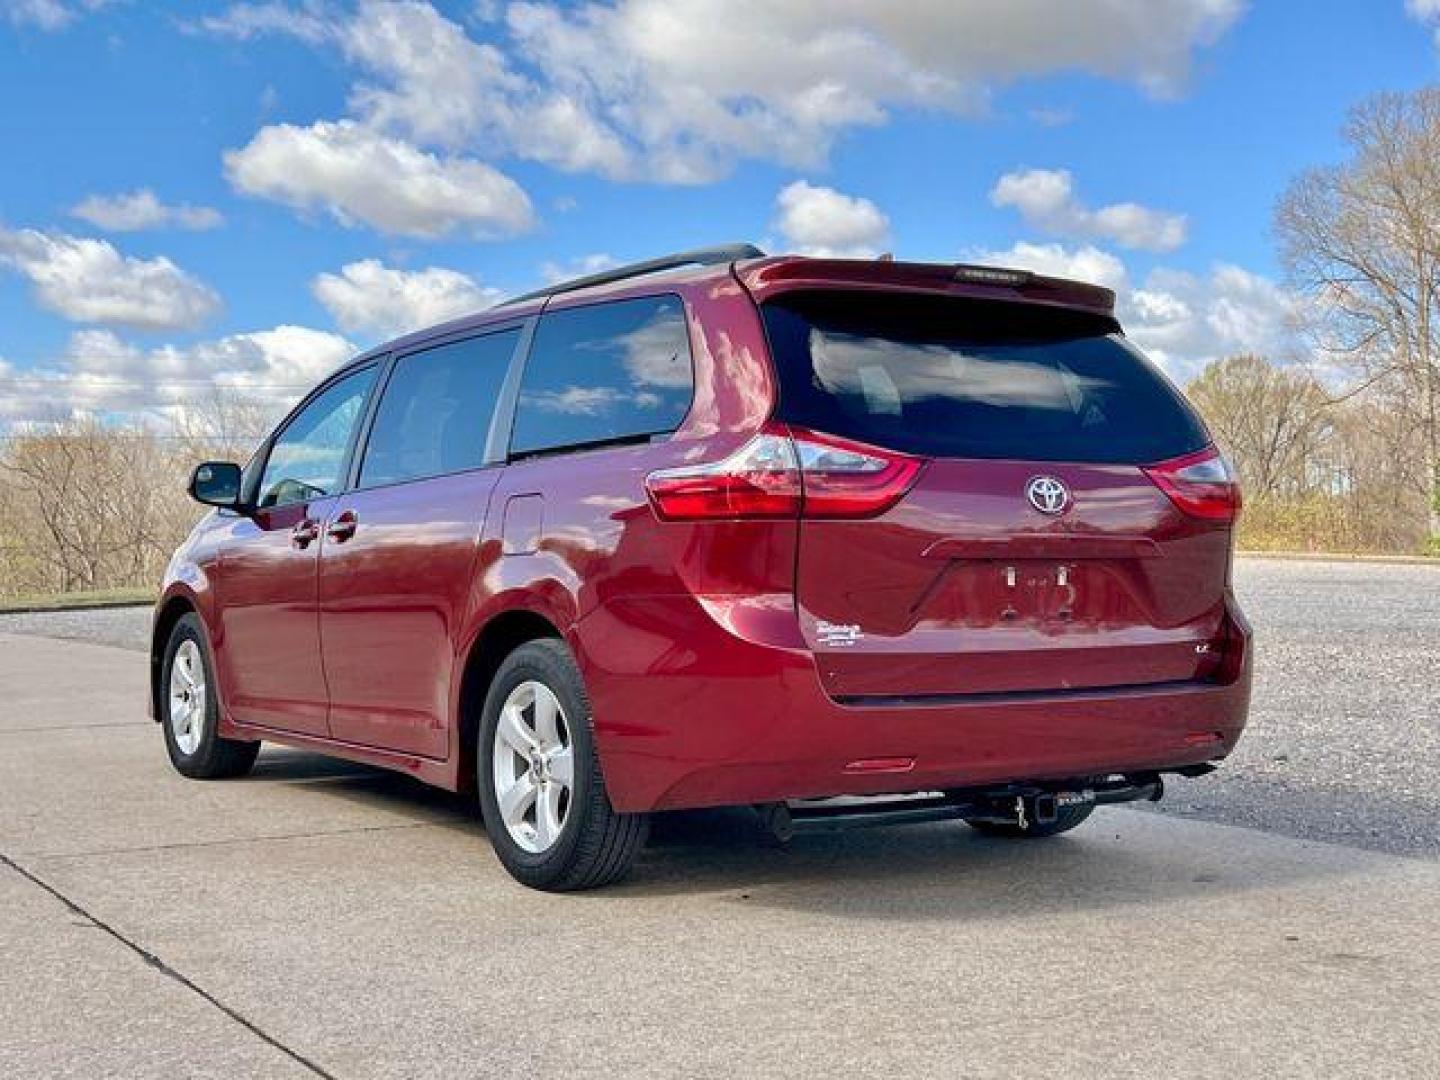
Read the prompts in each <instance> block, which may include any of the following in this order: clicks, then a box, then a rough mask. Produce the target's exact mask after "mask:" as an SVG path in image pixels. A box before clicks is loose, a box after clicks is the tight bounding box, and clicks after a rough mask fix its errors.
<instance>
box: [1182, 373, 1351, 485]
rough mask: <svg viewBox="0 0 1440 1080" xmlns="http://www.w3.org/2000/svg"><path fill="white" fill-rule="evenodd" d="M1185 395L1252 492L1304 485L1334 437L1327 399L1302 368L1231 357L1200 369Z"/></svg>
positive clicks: (1321, 389)
mask: <svg viewBox="0 0 1440 1080" xmlns="http://www.w3.org/2000/svg"><path fill="white" fill-rule="evenodd" d="M1185 393H1186V394H1187V395H1188V396H1189V398H1190V400H1191V401H1193V402H1194V403H1195V405H1196V406H1197V407H1198V408H1199V410H1200V412H1201V414H1202V415H1204V417H1205V420H1206V422H1207V423H1208V424H1209V425H1210V430H1211V431H1212V432H1213V434H1214V435H1215V438H1216V440H1217V441H1218V442H1219V443H1220V446H1221V448H1222V449H1223V450H1224V451H1225V452H1226V454H1227V455H1228V456H1229V457H1230V460H1231V461H1232V462H1233V463H1234V464H1235V466H1236V468H1237V469H1239V470H1240V481H1241V485H1242V487H1243V488H1244V490H1245V492H1246V494H1247V495H1248V496H1251V497H1254V496H1266V495H1295V494H1298V493H1300V492H1302V491H1304V490H1305V489H1306V488H1307V487H1308V486H1309V484H1310V482H1311V481H1310V477H1309V476H1308V475H1307V473H1308V472H1309V471H1310V469H1311V466H1312V463H1313V462H1314V461H1315V459H1316V457H1317V456H1318V455H1319V453H1320V452H1321V449H1322V447H1323V446H1324V445H1325V443H1326V441H1327V440H1329V439H1331V438H1332V437H1333V436H1334V431H1335V428H1334V423H1333V422H1332V419H1331V415H1330V404H1331V402H1330V397H1329V395H1327V394H1326V393H1325V390H1324V388H1323V387H1322V386H1321V384H1320V381H1319V380H1318V379H1316V378H1315V376H1314V375H1312V374H1311V373H1310V372H1309V371H1307V370H1305V369H1304V368H1300V367H1279V366H1277V365H1275V364H1272V363H1270V362H1269V361H1267V360H1264V359H1262V358H1261V357H1258V356H1232V357H1230V358H1229V359H1228V360H1218V361H1216V362H1214V363H1212V364H1210V365H1209V366H1208V367H1206V368H1205V370H1204V371H1202V372H1201V373H1200V375H1199V376H1198V377H1197V378H1196V379H1195V380H1194V381H1193V382H1191V383H1190V385H1189V386H1187V387H1186V388H1185Z"/></svg>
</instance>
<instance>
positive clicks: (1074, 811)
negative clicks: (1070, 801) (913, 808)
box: [965, 804, 1095, 840]
mask: <svg viewBox="0 0 1440 1080" xmlns="http://www.w3.org/2000/svg"><path fill="white" fill-rule="evenodd" d="M1094 809H1095V807H1094V806H1091V805H1088V804H1081V805H1079V806H1062V807H1060V808H1059V809H1057V810H1056V811H1055V820H1054V821H1047V822H1045V823H1044V824H1041V823H1039V822H1036V821H1027V822H1026V823H1025V827H1024V828H1023V829H1022V828H1021V827H1020V826H1019V825H1015V824H1010V823H1008V822H997V821H975V820H973V819H971V818H966V819H965V824H967V825H969V826H970V827H971V828H972V829H976V830H978V831H980V832H982V833H984V834H985V835H986V836H1003V837H1008V838H1010V839H1012V840H1042V839H1044V838H1045V837H1047V836H1059V835H1060V834H1061V833H1066V832H1069V831H1070V830H1071V829H1073V828H1075V827H1076V826H1077V825H1083V824H1084V823H1085V820H1086V819H1087V818H1088V817H1089V816H1090V814H1091V813H1092V812H1093V811H1094Z"/></svg>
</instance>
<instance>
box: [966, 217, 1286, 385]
mask: <svg viewBox="0 0 1440 1080" xmlns="http://www.w3.org/2000/svg"><path fill="white" fill-rule="evenodd" d="M965 258H966V260H967V261H971V262H982V263H988V264H992V265H996V266H1012V267H1017V268H1019V269H1023V270H1033V271H1035V272H1036V273H1041V274H1050V275H1053V276H1056V277H1069V278H1074V279H1076V280H1080V281H1088V282H1092V283H1094V284H1097V285H1104V286H1106V287H1107V288H1110V289H1114V290H1115V292H1116V294H1117V303H1116V313H1117V315H1118V316H1119V319H1120V323H1121V325H1122V326H1123V327H1124V328H1125V333H1126V335H1127V336H1128V337H1129V338H1130V339H1131V340H1132V341H1134V342H1135V344H1136V345H1138V346H1139V347H1140V348H1141V349H1143V350H1144V351H1145V352H1146V354H1147V355H1149V356H1150V357H1151V359H1153V360H1155V361H1156V362H1157V363H1158V364H1160V365H1161V366H1162V367H1164V368H1165V369H1166V371H1168V372H1169V373H1170V375H1171V377H1172V378H1174V379H1175V380H1176V381H1177V382H1179V383H1182V384H1183V383H1185V382H1187V381H1189V380H1190V379H1192V378H1194V377H1195V376H1196V375H1198V374H1199V373H1200V371H1201V369H1202V368H1204V366H1205V365H1206V364H1207V363H1209V362H1210V361H1212V360H1219V359H1223V358H1225V357H1227V356H1234V355H1235V354H1236V353H1242V352H1254V353H1260V354H1262V355H1266V356H1270V357H1272V358H1276V359H1286V358H1288V357H1289V356H1290V354H1291V353H1292V352H1293V350H1294V349H1295V347H1296V340H1297V329H1296V327H1297V323H1298V316H1299V313H1300V306H1301V303H1302V301H1301V300H1300V298H1298V297H1297V296H1295V295H1294V294H1292V293H1290V292H1287V291H1286V290H1285V289H1283V288H1282V287H1281V286H1279V285H1277V284H1276V283H1275V282H1273V281H1271V280H1270V279H1269V278H1267V277H1263V276H1262V275H1259V274H1255V273H1252V272H1250V271H1248V270H1245V269H1242V268H1241V267H1238V266H1234V265H1232V264H1229V263H1217V264H1215V265H1214V266H1213V267H1212V268H1211V269H1210V271H1209V272H1208V273H1206V274H1193V273H1188V272H1185V271H1180V270H1174V269H1168V268H1164V267H1162V268H1158V269H1155V270H1152V271H1151V272H1150V273H1149V274H1148V275H1147V276H1146V277H1145V279H1144V281H1143V282H1141V283H1139V284H1136V283H1134V282H1132V280H1131V277H1130V274H1129V272H1128V270H1127V269H1126V267H1125V264H1124V263H1122V262H1121V261H1120V260H1119V259H1118V258H1116V257H1115V256H1114V255H1112V254H1111V253H1109V252H1107V251H1103V250H1101V249H1099V248H1095V247H1090V246H1086V247H1081V248H1074V249H1072V248H1065V247H1063V246H1061V245H1059V244H1033V243H1023V242H1022V243H1018V244H1015V245H1014V246H1013V247H1010V248H1007V249H1005V250H1003V251H968V252H966V253H965Z"/></svg>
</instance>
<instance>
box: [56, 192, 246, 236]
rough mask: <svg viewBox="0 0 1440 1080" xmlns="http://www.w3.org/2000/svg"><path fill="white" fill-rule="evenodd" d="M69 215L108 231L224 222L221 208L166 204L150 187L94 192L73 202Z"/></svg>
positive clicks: (200, 226) (199, 227)
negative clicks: (114, 191) (109, 192)
mask: <svg viewBox="0 0 1440 1080" xmlns="http://www.w3.org/2000/svg"><path fill="white" fill-rule="evenodd" d="M70 216H71V217H77V218H80V219H81V220H82V221H88V222H90V224H92V225H94V226H96V227H97V228H100V229H105V230H107V231H109V232H138V231H140V230H142V229H163V228H172V227H173V228H178V229H189V230H191V231H194V232H200V231H204V230H206V229H216V228H219V227H220V226H221V225H223V224H224V223H225V218H224V217H223V216H221V214H220V211H218V210H214V209H212V208H211V207H208V206H190V205H188V204H182V205H180V206H166V205H165V204H164V203H162V202H161V201H160V200H159V199H158V198H156V196H155V193H154V192H153V191H151V190H150V189H149V188H141V189H139V190H138V191H132V192H128V193H127V194H124V195H91V196H90V197H89V198H87V199H84V200H83V201H81V202H80V203H78V204H77V205H76V206H74V207H73V208H72V209H71V210H70Z"/></svg>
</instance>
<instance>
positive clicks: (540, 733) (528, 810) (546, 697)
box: [475, 639, 649, 892]
mask: <svg viewBox="0 0 1440 1080" xmlns="http://www.w3.org/2000/svg"><path fill="white" fill-rule="evenodd" d="M475 764H476V771H477V773H478V774H479V775H478V776H477V777H476V779H477V781H478V785H477V786H478V787H479V789H480V804H481V808H482V809H483V810H484V814H485V831H486V832H487V833H489V835H490V842H491V843H492V844H494V846H495V854H496V855H498V856H499V858H500V861H501V862H502V863H503V864H504V865H505V869H506V870H508V871H509V872H510V874H511V876H513V877H514V878H515V879H516V880H517V881H519V882H520V883H521V884H523V885H529V886H530V887H531V888H534V889H544V890H547V891H550V892H567V891H572V890H578V889H593V888H596V887H598V886H601V885H608V884H610V883H611V882H613V881H617V880H618V879H619V878H621V877H622V876H623V875H624V874H625V872H626V871H627V870H628V869H629V868H630V864H631V863H632V862H633V861H634V859H635V856H636V855H637V854H638V853H639V851H640V849H641V848H642V847H643V846H644V844H645V837H646V835H647V834H648V832H649V819H648V817H647V816H646V815H644V814H617V813H616V812H615V810H614V809H613V808H612V807H611V805H610V797H609V796H608V795H607V794H606V792H605V780H604V777H603V776H601V773H600V760H599V758H598V757H597V756H596V753H595V743H594V737H593V735H592V733H591V730H590V701H589V698H588V697H587V696H586V693H585V684H584V683H583V681H582V680H581V678H580V671H579V668H577V667H576V664H575V659H574V657H573V656H571V654H570V650H569V649H567V648H566V647H565V645H564V643H562V642H560V641H555V640H550V639H546V640H541V641H531V642H528V643H526V644H524V645H522V646H520V647H519V648H518V649H516V650H515V651H514V652H513V653H511V654H510V655H509V656H507V657H506V658H505V660H504V662H503V663H502V664H501V665H500V670H499V671H498V672H496V674H495V681H494V682H493V683H492V684H491V686H490V691H489V693H488V694H487V695H486V697H485V711H484V714H483V715H482V717H481V727H480V740H479V747H478V752H477V753H476V755H475Z"/></svg>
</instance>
